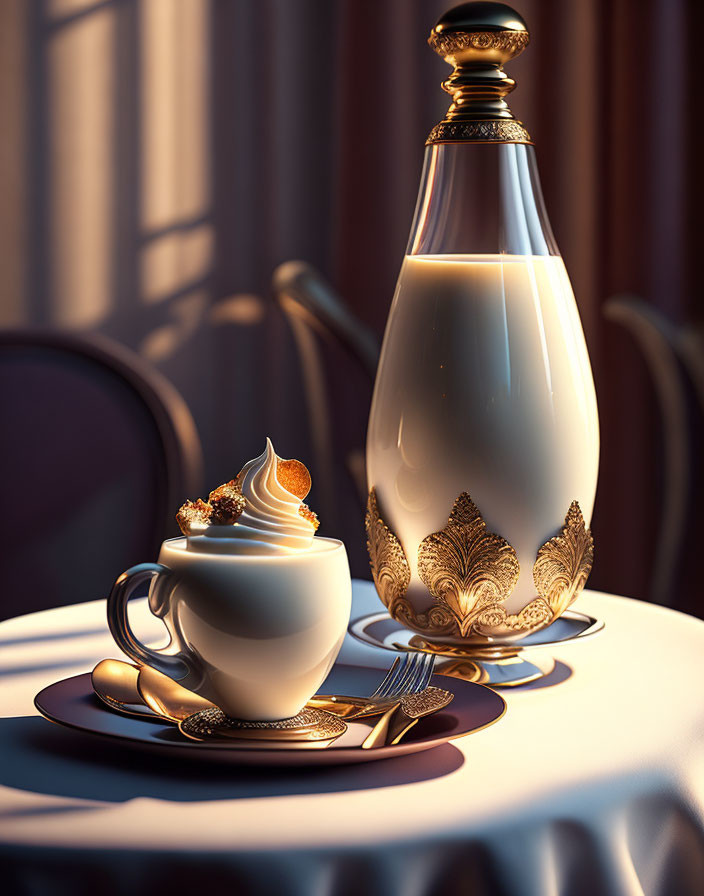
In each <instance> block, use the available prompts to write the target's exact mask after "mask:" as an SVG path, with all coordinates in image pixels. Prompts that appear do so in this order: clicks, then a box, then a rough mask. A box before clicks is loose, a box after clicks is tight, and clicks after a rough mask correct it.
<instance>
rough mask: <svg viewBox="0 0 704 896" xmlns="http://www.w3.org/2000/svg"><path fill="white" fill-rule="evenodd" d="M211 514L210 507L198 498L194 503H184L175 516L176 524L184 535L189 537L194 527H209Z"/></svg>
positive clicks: (211, 509)
mask: <svg viewBox="0 0 704 896" xmlns="http://www.w3.org/2000/svg"><path fill="white" fill-rule="evenodd" d="M212 513H213V508H212V507H211V505H210V504H208V503H207V501H203V500H202V499H201V498H198V499H197V500H196V501H186V503H185V504H184V505H183V506H182V507H181V509H180V510H179V512H178V513H177V514H176V522H177V523H178V527H179V529H180V530H181V531H182V532H183V534H184V535H190V534H191V531H192V529H193V527H194V526H197V527H201V526H209V525H210V519H211V516H212Z"/></svg>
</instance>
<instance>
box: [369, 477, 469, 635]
mask: <svg viewBox="0 0 704 896" xmlns="http://www.w3.org/2000/svg"><path fill="white" fill-rule="evenodd" d="M365 524H366V530H367V551H368V552H369V565H370V567H371V571H372V577H373V579H374V584H375V585H376V590H377V593H378V594H379V597H380V598H381V602H382V603H383V604H384V606H385V607H386V609H387V610H388V611H389V615H390V616H392V617H393V618H394V619H397V620H398V621H399V622H401V623H403V624H404V625H407V626H408V627H409V628H412V629H416V630H420V631H428V632H433V633H434V634H439V635H449V634H452V632H453V631H454V628H455V625H454V620H453V618H452V616H451V614H450V613H449V612H448V611H447V610H446V609H445V608H444V607H440V606H436V607H431V608H430V609H429V610H428V611H427V612H425V613H416V611H415V610H414V609H413V607H412V606H411V604H410V602H409V601H408V600H407V598H406V592H407V591H408V584H409V582H410V581H411V570H410V567H409V565H408V560H407V558H406V554H405V552H404V550H403V548H402V547H401V543H400V541H399V540H398V538H396V536H395V535H394V533H393V532H392V531H391V529H389V527H388V526H387V525H386V523H385V522H384V520H383V519H382V518H381V516H380V515H379V504H378V501H377V496H376V489H371V491H370V492H369V497H368V499H367V516H366V520H365Z"/></svg>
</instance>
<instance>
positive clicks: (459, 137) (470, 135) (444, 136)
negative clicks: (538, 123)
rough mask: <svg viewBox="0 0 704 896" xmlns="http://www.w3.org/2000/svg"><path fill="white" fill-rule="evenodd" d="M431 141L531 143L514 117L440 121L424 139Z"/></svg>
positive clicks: (427, 141)
mask: <svg viewBox="0 0 704 896" xmlns="http://www.w3.org/2000/svg"><path fill="white" fill-rule="evenodd" d="M425 142H426V145H429V144H431V143H468V142H473V143H532V140H531V139H530V134H529V133H528V131H527V130H526V129H525V128H524V127H523V125H522V124H521V123H520V121H516V120H515V119H507V120H504V119H495V120H491V119H487V120H486V121H441V122H440V124H436V125H435V127H434V128H433V129H432V131H431V132H430V134H429V135H428V139H427V140H426V141H425Z"/></svg>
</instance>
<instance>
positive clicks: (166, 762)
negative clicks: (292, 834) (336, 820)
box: [0, 716, 464, 802]
mask: <svg viewBox="0 0 704 896" xmlns="http://www.w3.org/2000/svg"><path fill="white" fill-rule="evenodd" d="M463 762H464V757H463V755H462V753H461V752H460V751H459V750H458V749H457V748H456V747H453V746H452V745H451V744H444V745H443V746H441V747H436V748H435V749H434V750H430V751H427V752H424V753H417V754H411V755H408V756H400V757H399V758H398V759H386V760H383V761H381V762H369V763H365V764H362V765H346V766H337V767H320V766H318V767H312V768H298V769H283V768H262V769H258V768H253V767H251V766H250V767H247V768H241V769H239V768H237V767H235V766H233V765H231V764H229V765H225V764H224V763H219V762H217V761H209V762H208V763H207V764H206V763H197V764H196V763H193V764H190V763H184V761H183V759H177V758H173V759H171V758H169V757H164V756H156V755H150V754H149V753H148V752H146V751H144V750H137V749H135V748H131V747H124V746H122V745H120V746H118V745H114V744H111V743H110V742H108V741H107V740H100V739H98V738H93V737H86V736H85V735H82V734H79V733H76V732H73V731H68V730H64V729H62V728H59V727H58V726H57V725H53V724H52V723H51V722H48V721H47V720H46V719H43V718H40V717H36V716H27V717H12V718H5V719H0V784H2V785H4V786H6V787H13V788H15V789H17V790H25V791H29V792H30V793H43V794H47V795H51V796H61V797H73V798H75V799H86V800H98V801H100V802H126V801H127V800H132V799H137V798H139V797H151V798H153V799H160V800H172V801H174V802H191V801H205V800H232V799H252V798H256V797H271V796H291V795H298V794H307V793H337V792H341V791H349V790H368V789H370V788H378V787H394V786H398V785H402V784H410V783H414V782H418V781H427V780H430V779H434V778H440V777H443V776H445V775H449V774H452V772H455V771H457V769H459V768H460V767H461V766H462V764H463Z"/></svg>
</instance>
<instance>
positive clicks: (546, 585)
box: [533, 501, 594, 619]
mask: <svg viewBox="0 0 704 896" xmlns="http://www.w3.org/2000/svg"><path fill="white" fill-rule="evenodd" d="M593 562H594V539H593V538H592V533H591V529H587V527H586V526H585V524H584V517H583V516H582V511H581V509H580V506H579V504H578V503H577V501H573V502H572V503H571V504H570V509H569V510H568V511H567V516H566V517H565V525H564V526H563V527H562V529H561V531H560V534H559V535H556V536H555V537H554V538H551V539H550V541H548V542H546V543H545V544H544V545H543V546H542V547H541V548H540V550H539V551H538V556H537V558H536V561H535V564H534V565H533V582H534V583H535V587H536V590H537V592H538V594H539V595H540V596H541V597H542V598H543V599H544V600H545V601H546V603H547V604H548V606H549V607H550V611H551V613H552V619H557V617H558V616H561V615H562V613H564V612H565V610H566V609H567V607H569V605H570V604H571V603H573V601H574V600H575V599H576V598H577V597H578V595H579V593H580V592H581V591H582V589H583V588H584V586H585V585H586V583H587V579H588V578H589V573H590V572H591V570H592V564H593Z"/></svg>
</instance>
